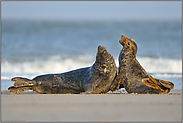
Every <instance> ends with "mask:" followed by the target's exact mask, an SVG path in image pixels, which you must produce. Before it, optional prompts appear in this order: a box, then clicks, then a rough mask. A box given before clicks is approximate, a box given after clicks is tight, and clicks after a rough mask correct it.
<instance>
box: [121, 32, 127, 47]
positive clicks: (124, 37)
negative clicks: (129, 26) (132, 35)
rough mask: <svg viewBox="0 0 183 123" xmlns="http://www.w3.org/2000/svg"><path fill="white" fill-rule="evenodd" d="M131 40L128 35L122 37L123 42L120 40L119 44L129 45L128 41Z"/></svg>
mask: <svg viewBox="0 0 183 123" xmlns="http://www.w3.org/2000/svg"><path fill="white" fill-rule="evenodd" d="M128 39H129V38H128V37H127V36H126V35H124V34H123V35H122V36H121V40H119V43H120V44H121V45H123V46H124V45H125V44H126V43H127V40H128Z"/></svg>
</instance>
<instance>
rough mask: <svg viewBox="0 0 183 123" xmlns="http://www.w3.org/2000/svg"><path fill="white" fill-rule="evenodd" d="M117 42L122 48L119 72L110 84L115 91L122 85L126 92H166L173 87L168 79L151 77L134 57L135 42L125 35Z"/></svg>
mask: <svg viewBox="0 0 183 123" xmlns="http://www.w3.org/2000/svg"><path fill="white" fill-rule="evenodd" d="M119 43H120V44H121V45H123V48H122V50H121V52H120V54H119V72H118V75H117V77H116V79H115V80H114V82H113V83H112V85H111V88H110V89H111V90H112V91H115V90H118V89H119V88H122V87H124V88H125V89H126V91H127V92H128V93H139V94H146V93H149V94H166V93H169V92H170V90H171V89H173V87H174V84H173V83H172V82H169V81H164V80H160V79H156V78H153V77H152V76H151V75H149V74H148V73H147V72H146V71H145V69H144V68H143V67H142V66H141V65H140V63H139V62H138V61H137V59H136V54H137V44H136V42H135V41H134V40H133V39H130V38H128V37H127V36H125V35H122V36H121V40H119Z"/></svg>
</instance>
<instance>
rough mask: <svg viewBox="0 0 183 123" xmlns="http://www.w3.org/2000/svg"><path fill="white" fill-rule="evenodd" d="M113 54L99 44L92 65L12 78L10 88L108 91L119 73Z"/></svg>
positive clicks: (49, 91) (54, 91) (52, 91)
mask: <svg viewBox="0 0 183 123" xmlns="http://www.w3.org/2000/svg"><path fill="white" fill-rule="evenodd" d="M116 72H117V68H116V64H115V60H114V58H113V56H112V55H111V54H110V53H109V52H107V50H106V48H105V47H104V46H102V45H99V46H98V52H97V55H96V61H95V63H94V64H93V65H92V66H91V67H86V68H81V69H77V70H73V71H69V72H65V73H61V74H46V75H40V76H37V77H35V78H34V79H32V80H30V79H26V78H21V77H15V78H12V81H15V83H14V86H12V87H9V88H8V90H10V92H14V93H20V92H21V91H24V90H34V91H35V92H37V93H40V94H65V93H73V94H78V93H81V92H88V93H92V94H100V93H107V92H108V91H109V89H110V86H111V83H112V82H113V80H114V78H115V77H116V75H117V73H116Z"/></svg>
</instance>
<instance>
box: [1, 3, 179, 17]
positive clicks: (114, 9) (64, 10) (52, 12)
mask: <svg viewBox="0 0 183 123" xmlns="http://www.w3.org/2000/svg"><path fill="white" fill-rule="evenodd" d="M1 18H2V19H46V20H50V19H51V20H134V19H135V20H144V19H146V20H152V19H156V20H162V19H182V2H181V1H2V2H1Z"/></svg>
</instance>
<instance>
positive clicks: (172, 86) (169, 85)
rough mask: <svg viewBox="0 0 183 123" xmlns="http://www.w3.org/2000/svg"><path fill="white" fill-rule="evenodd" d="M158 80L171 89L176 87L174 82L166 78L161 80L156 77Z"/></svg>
mask: <svg viewBox="0 0 183 123" xmlns="http://www.w3.org/2000/svg"><path fill="white" fill-rule="evenodd" d="M156 80H157V81H159V83H160V84H162V85H163V86H164V87H166V88H169V89H173V88H174V84H173V83H172V82H169V81H164V80H159V79H156Z"/></svg>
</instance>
